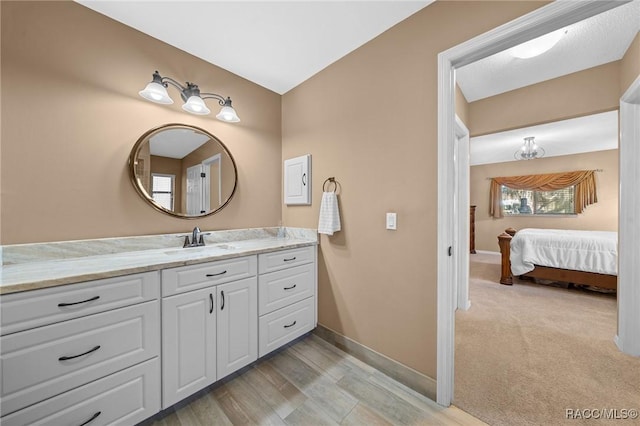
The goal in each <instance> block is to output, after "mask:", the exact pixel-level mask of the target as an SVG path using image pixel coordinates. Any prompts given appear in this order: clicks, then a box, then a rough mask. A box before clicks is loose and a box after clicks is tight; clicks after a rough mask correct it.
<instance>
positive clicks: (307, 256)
mask: <svg viewBox="0 0 640 426" xmlns="http://www.w3.org/2000/svg"><path fill="white" fill-rule="evenodd" d="M314 260H315V247H313V246H308V247H300V248H295V249H289V250H281V251H274V252H272V253H264V254H260V255H259V256H258V265H259V271H260V273H261V274H264V273H266V272H273V271H279V270H281V269H286V268H290V267H292V266H298V265H303V264H305V263H310V262H313V261H314Z"/></svg>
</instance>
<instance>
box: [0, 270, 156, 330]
mask: <svg viewBox="0 0 640 426" xmlns="http://www.w3.org/2000/svg"><path fill="white" fill-rule="evenodd" d="M159 295H160V273H159V272H157V271H156V272H145V273H143V274H134V275H127V276H123V277H115V278H107V279H103V280H96V281H87V282H84V283H79V284H69V285H64V286H59V287H51V288H46V289H42V290H33V291H24V292H21V293H12V294H7V295H3V296H0V317H1V327H0V334H3V335H4V334H9V333H15V332H17V331H23V330H28V329H30V328H34V327H39V326H41V325H46V324H53V323H56V322H59V321H65V320H69V319H73V318H78V317H81V316H85V315H89V314H95V313H97V312H104V311H108V310H110V309H115V308H120V307H123V306H128V305H133V304H136V303H142V302H146V301H149V300H153V299H157V298H158V297H159Z"/></svg>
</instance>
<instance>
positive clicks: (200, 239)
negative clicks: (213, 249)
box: [182, 226, 210, 248]
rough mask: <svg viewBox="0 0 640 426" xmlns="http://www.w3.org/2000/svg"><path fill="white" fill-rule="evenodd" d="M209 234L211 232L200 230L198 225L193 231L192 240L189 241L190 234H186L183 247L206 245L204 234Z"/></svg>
mask: <svg viewBox="0 0 640 426" xmlns="http://www.w3.org/2000/svg"><path fill="white" fill-rule="evenodd" d="M209 234H210V232H205V233H202V232H200V228H198V227H197V226H196V227H195V228H193V231H192V232H191V241H189V236H188V235H185V236H184V245H183V246H182V247H183V248H188V247H202V246H204V245H205V244H204V236H205V235H209Z"/></svg>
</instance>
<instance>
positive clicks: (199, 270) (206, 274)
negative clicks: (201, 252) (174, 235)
mask: <svg viewBox="0 0 640 426" xmlns="http://www.w3.org/2000/svg"><path fill="white" fill-rule="evenodd" d="M256 263H257V259H256V256H245V257H238V258H235V259H227V260H218V261H215V262H207V263H200V264H197V265H189V266H181V267H179V268H171V269H165V270H163V271H162V295H163V296H170V295H172V294H178V293H184V292H186V291H191V290H197V289H200V288H205V287H209V286H212V285H218V284H222V283H226V282H229V281H236V280H241V279H243V278H248V277H252V276H254V275H256V272H257V265H256Z"/></svg>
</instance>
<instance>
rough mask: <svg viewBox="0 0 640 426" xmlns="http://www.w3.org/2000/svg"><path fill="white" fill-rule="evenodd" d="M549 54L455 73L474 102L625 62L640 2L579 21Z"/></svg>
mask: <svg viewBox="0 0 640 426" xmlns="http://www.w3.org/2000/svg"><path fill="white" fill-rule="evenodd" d="M566 29H567V30H568V31H567V33H566V34H565V35H564V37H562V38H561V39H560V41H559V42H558V43H557V44H556V45H555V46H554V47H553V48H552V49H551V50H549V51H547V52H545V53H543V54H542V55H540V56H536V57H533V58H529V59H519V58H515V57H513V56H512V55H511V54H510V53H509V51H503V52H499V53H496V54H495V55H492V56H489V57H487V58H485V59H482V60H480V61H476V62H474V63H472V64H469V65H467V66H464V67H461V68H460V69H458V70H456V79H457V82H458V85H459V86H460V89H461V90H462V93H463V94H464V96H465V98H466V99H467V101H469V102H473V101H477V100H479V99H483V98H487V97H490V96H494V95H498V94H500V93H504V92H508V91H510V90H514V89H518V88H520V87H525V86H529V85H531V84H535V83H540V82H542V81H545V80H550V79H552V78H556V77H560V76H563V75H567V74H571V73H574V72H577V71H581V70H584V69H588V68H592V67H595V66H598V65H602V64H606V63H608V62H612V61H617V60H619V59H621V58H622V56H623V55H624V53H625V52H626V50H627V49H628V47H629V45H630V44H631V42H632V41H633V38H634V37H635V35H636V34H637V33H638V31H639V30H640V0H635V1H633V2H631V3H628V4H624V5H622V6H619V7H617V8H614V9H611V10H609V11H607V12H604V13H601V14H599V15H596V16H593V17H591V18H589V19H585V20H583V21H580V22H577V23H575V24H573V25H570V26H569V27H567V28H566Z"/></svg>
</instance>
